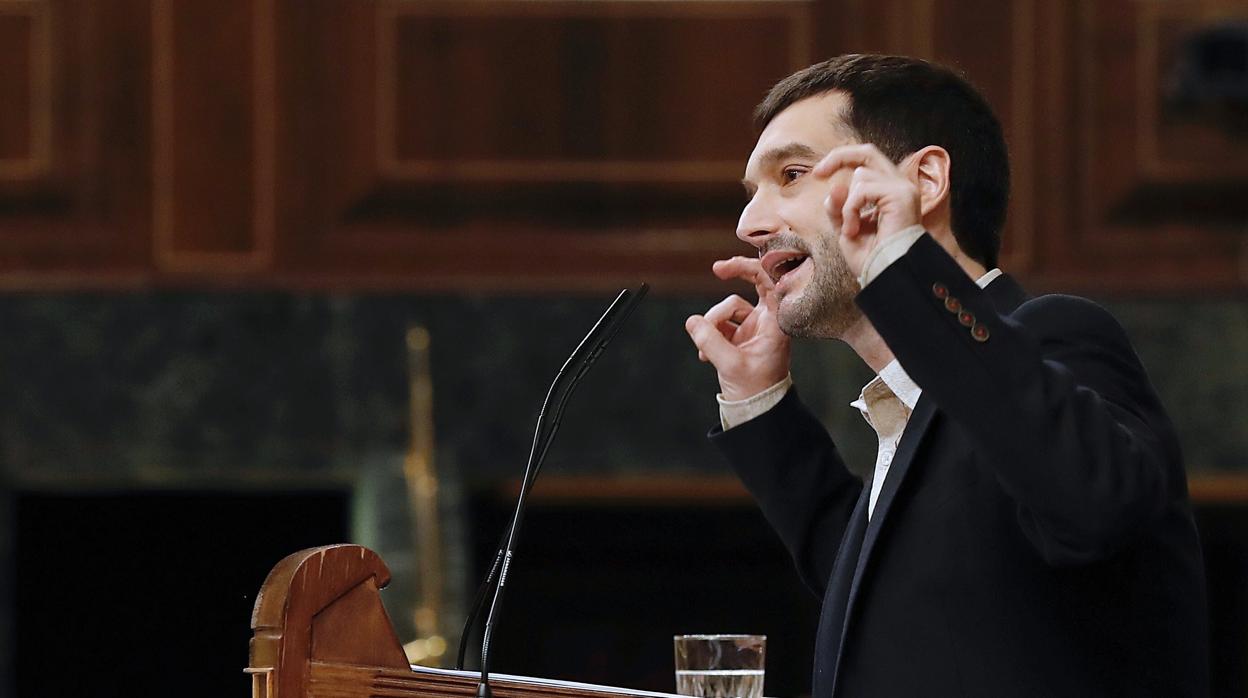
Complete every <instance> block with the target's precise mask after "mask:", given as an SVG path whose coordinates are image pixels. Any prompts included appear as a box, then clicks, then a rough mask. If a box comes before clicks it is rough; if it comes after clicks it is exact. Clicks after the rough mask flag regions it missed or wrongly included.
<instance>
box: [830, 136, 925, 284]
mask: <svg viewBox="0 0 1248 698" xmlns="http://www.w3.org/2000/svg"><path fill="white" fill-rule="evenodd" d="M902 164H903V165H904V164H905V161H904V160H903V161H902ZM842 171H849V172H850V173H851V174H850V176H849V177H844V176H840V177H838V176H836V175H837V174H838V173H840V172H842ZM811 174H812V175H814V176H815V177H819V178H828V179H831V180H832V189H831V191H830V192H829V194H828V198H827V199H825V200H824V207H825V208H826V209H827V213H828V217H830V218H831V219H832V222H833V223H839V224H840V231H841V234H840V237H839V238H838V240H837V242H838V243H839V244H840V246H841V254H843V255H844V256H845V261H846V262H847V263H848V264H849V268H850V271H852V272H853V273H854V276H861V275H862V268H863V266H864V265H865V264H866V261H867V259H868V258H869V257H870V255H871V252H872V250H874V249H875V248H876V246H877V245H879V244H880V243H881V242H882V241H884V240H887V239H888V238H889V237H891V236H893V235H895V234H897V233H899V232H901V231H902V230H905V229H906V228H909V227H911V226H913V225H916V224H918V223H921V222H922V213H921V206H920V200H919V190H918V187H917V186H916V185H915V183H914V182H913V181H911V180H910V178H909V177H907V176H906V175H905V173H903V172H902V169H901V167H899V166H898V165H895V164H893V161H892V160H889V159H888V157H887V156H886V155H884V153H882V152H880V150H879V148H876V147H875V146H874V145H872V144H870V143H862V144H855V145H845V146H841V147H839V148H833V149H832V150H831V151H829V152H828V154H827V155H825V156H824V158H823V159H822V160H820V161H819V164H817V165H815V169H814V170H813V171H812V173H811Z"/></svg>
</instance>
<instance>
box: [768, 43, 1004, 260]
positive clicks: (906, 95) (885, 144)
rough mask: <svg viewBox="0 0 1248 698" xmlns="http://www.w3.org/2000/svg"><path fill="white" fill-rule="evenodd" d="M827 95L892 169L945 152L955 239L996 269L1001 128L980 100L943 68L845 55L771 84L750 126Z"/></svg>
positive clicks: (1000, 210) (1001, 217) (899, 58)
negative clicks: (841, 104) (841, 102)
mask: <svg viewBox="0 0 1248 698" xmlns="http://www.w3.org/2000/svg"><path fill="white" fill-rule="evenodd" d="M833 91H839V92H843V93H845V94H846V95H847V96H848V97H849V107H848V109H847V111H846V113H844V114H842V115H840V116H841V117H842V118H843V119H844V121H845V124H846V125H848V126H849V127H850V128H851V129H853V131H854V133H855V134H856V135H857V137H859V138H860V139H862V141H863V142H866V143H874V144H875V146H876V147H878V148H879V149H880V151H881V152H883V153H884V154H885V155H887V156H888V157H889V158H891V159H892V160H893V162H900V161H901V160H902V158H904V157H906V156H907V155H909V154H910V153H913V152H915V151H917V150H919V149H921V148H923V147H925V146H929V145H938V146H940V147H942V148H944V149H945V150H946V151H948V153H949V157H950V159H951V161H952V164H951V166H950V169H951V172H950V180H951V181H950V185H949V186H950V205H949V206H950V216H951V217H952V219H953V220H952V226H953V234H954V237H955V238H956V239H957V241H958V245H959V246H961V247H962V250H963V251H964V252H966V254H968V255H970V256H971V257H972V258H973V259H975V260H976V261H978V262H980V263H981V264H983V265H984V266H986V267H987V268H989V269H991V268H993V267H995V266H997V257H998V254H999V253H1000V251H1001V227H1002V225H1003V224H1004V223H1005V209H1006V205H1007V203H1008V200H1009V196H1010V162H1009V154H1008V153H1007V151H1006V146H1005V137H1004V136H1003V135H1002V133H1001V124H1000V123H999V122H998V121H997V117H996V116H995V115H993V113H992V108H991V107H989V106H988V102H987V101H986V100H985V99H984V98H983V96H981V95H980V94H979V92H977V91H976V90H975V88H974V87H973V86H971V84H970V83H969V82H968V81H967V80H966V79H965V78H964V77H962V76H961V75H959V74H958V73H956V72H954V71H953V70H952V69H950V68H947V67H945V66H941V65H937V64H935V63H930V62H928V61H924V60H920V59H917V58H908V57H905V56H879V55H872V54H849V55H844V56H837V57H836V58H831V59H828V60H826V61H823V62H822V63H816V64H815V65H812V66H810V67H809V68H805V69H803V70H800V71H798V72H796V73H794V74H792V75H790V76H789V77H787V78H785V79H783V80H781V81H780V82H778V83H776V85H775V87H772V88H771V91H770V92H768V93H767V97H766V98H765V99H764V100H763V101H762V103H760V104H759V105H758V107H757V108H756V109H755V110H754V122H755V124H756V125H757V126H758V128H759V129H760V130H761V129H763V128H765V127H766V126H767V124H769V123H770V122H771V120H772V119H774V118H775V117H776V115H777V114H779V113H780V112H782V111H784V110H785V109H787V108H789V106H791V105H792V104H793V103H795V102H799V101H801V100H803V99H806V98H807V97H814V96H817V95H822V94H825V93H827V92H833Z"/></svg>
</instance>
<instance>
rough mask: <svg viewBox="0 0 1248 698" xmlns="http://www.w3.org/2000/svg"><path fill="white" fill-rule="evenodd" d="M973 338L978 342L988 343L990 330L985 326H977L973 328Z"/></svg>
mask: <svg viewBox="0 0 1248 698" xmlns="http://www.w3.org/2000/svg"><path fill="white" fill-rule="evenodd" d="M971 337H972V338H973V339H974V340H975V341H976V342H987V341H988V328H987V327H984V326H983V325H975V326H974V327H972V328H971Z"/></svg>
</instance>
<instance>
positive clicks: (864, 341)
mask: <svg viewBox="0 0 1248 698" xmlns="http://www.w3.org/2000/svg"><path fill="white" fill-rule="evenodd" d="M841 341H843V342H845V343H846V344H848V345H849V346H850V348H851V349H853V350H854V353H855V354H857V355H858V357H859V358H861V359H862V360H863V362H865V363H866V364H867V365H868V366H870V367H871V370H872V371H875V372H876V373H877V374H878V373H879V372H880V371H882V370H884V367H885V366H887V365H889V364H890V363H892V361H893V358H894V357H893V351H892V350H891V349H889V348H888V345H887V344H885V343H884V338H883V337H881V336H880V333H879V332H876V331H875V328H874V327H872V326H871V323H870V322H869V321H868V320H867V318H866V316H860V317H859V318H858V320H856V321H855V322H854V324H853V325H850V327H849V329H847V330H845V332H844V333H843V334H842V335H841Z"/></svg>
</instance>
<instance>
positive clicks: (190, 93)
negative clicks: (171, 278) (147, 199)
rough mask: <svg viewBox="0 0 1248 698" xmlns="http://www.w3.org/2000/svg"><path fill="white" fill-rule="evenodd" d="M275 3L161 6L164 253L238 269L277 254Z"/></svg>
mask: <svg viewBox="0 0 1248 698" xmlns="http://www.w3.org/2000/svg"><path fill="white" fill-rule="evenodd" d="M273 13H274V5H273V1H272V0H230V1H222V2H214V3H207V4H205V3H178V2H174V0H158V1H157V2H156V3H155V4H154V5H153V13H152V17H153V30H152V34H153V43H154V54H153V63H154V67H153V70H154V76H155V77H154V80H153V84H154V88H153V91H154V95H153V102H154V119H153V123H154V134H153V137H154V175H153V176H154V184H155V191H154V218H155V253H156V254H155V257H156V261H157V264H158V266H159V268H160V269H161V270H162V271H175V272H195V273H214V274H231V273H237V272H239V271H249V270H254V269H258V268H263V267H264V266H266V265H267V264H268V263H269V261H270V258H271V255H272V239H273V226H274V212H273V187H274V182H273V152H272V149H273V138H274V114H275V110H276V104H275V103H274V100H275V94H274V85H273V80H274V75H273V67H272V64H273V60H274V59H273V55H272V51H273V50H274V49H273V43H274V27H273V17H274V14H273Z"/></svg>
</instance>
